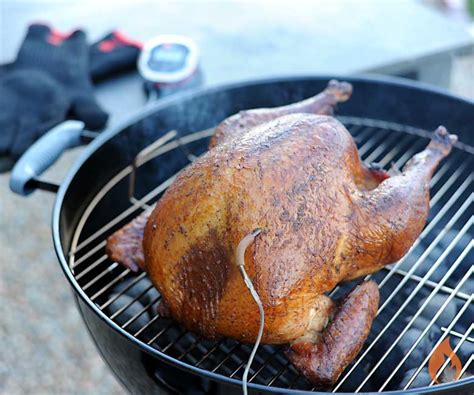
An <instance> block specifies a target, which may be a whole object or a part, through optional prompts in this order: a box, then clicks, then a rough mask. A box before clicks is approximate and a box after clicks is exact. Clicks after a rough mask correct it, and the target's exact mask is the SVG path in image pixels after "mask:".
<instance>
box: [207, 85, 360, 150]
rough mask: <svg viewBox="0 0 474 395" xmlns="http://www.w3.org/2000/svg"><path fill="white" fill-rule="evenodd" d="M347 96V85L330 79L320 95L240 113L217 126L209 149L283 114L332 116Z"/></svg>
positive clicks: (349, 90) (350, 87)
mask: <svg viewBox="0 0 474 395" xmlns="http://www.w3.org/2000/svg"><path fill="white" fill-rule="evenodd" d="M351 95H352V85H351V84H349V83H347V82H339V81H336V80H331V81H329V84H328V86H327V88H326V89H325V90H324V91H323V92H321V93H320V94H318V95H316V96H313V97H310V98H309V99H306V100H303V101H300V102H298V103H293V104H289V105H287V106H282V107H276V108H257V109H254V110H245V111H240V112H239V113H237V114H235V115H232V116H231V117H229V118H227V119H225V120H224V121H223V122H222V123H221V124H220V125H219V126H217V128H216V130H215V132H214V135H213V136H212V138H211V142H210V143H209V148H212V147H215V146H216V145H217V144H220V143H222V142H224V141H229V140H231V139H233V138H235V137H238V136H242V134H244V133H245V131H246V130H248V129H250V128H253V127H255V126H258V125H261V124H262V123H265V122H268V121H271V120H273V119H275V118H278V117H281V116H283V115H288V114H297V113H301V114H303V113H306V114H319V115H333V113H334V108H335V107H336V105H337V103H342V102H345V101H347V100H348V99H349V98H350V97H351Z"/></svg>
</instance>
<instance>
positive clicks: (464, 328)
mask: <svg viewBox="0 0 474 395" xmlns="http://www.w3.org/2000/svg"><path fill="white" fill-rule="evenodd" d="M341 121H343V123H344V124H345V125H346V127H347V128H348V130H349V131H350V132H351V134H352V135H353V136H354V139H355V141H356V143H357V145H358V148H359V153H360V155H361V157H362V158H363V159H364V161H366V162H367V163H370V162H377V163H379V164H380V165H382V166H383V167H385V168H387V167H390V166H395V167H396V168H401V167H403V165H404V163H405V162H406V161H407V160H408V159H409V158H410V157H411V156H412V155H413V154H415V153H416V152H418V151H420V150H422V149H423V148H424V146H425V145H426V142H427V138H428V137H429V134H430V133H429V132H426V131H424V130H420V129H415V128H411V127H409V126H404V125H399V124H393V123H387V122H384V121H379V120H369V119H361V118H352V117H351V118H349V117H341ZM211 134H212V130H205V131H202V132H197V133H193V134H190V135H187V136H185V137H182V138H175V136H176V133H175V132H170V133H168V134H167V135H165V136H163V137H162V138H161V139H160V141H158V142H157V143H155V144H153V147H148V148H147V149H145V150H144V151H142V152H141V153H140V154H139V155H138V156H137V158H136V159H135V161H134V163H133V164H131V165H130V166H128V167H126V168H125V169H123V170H122V171H121V172H119V173H118V174H117V175H116V176H115V177H113V178H112V179H111V180H110V181H109V183H108V184H107V185H105V186H104V187H103V188H102V189H101V190H100V192H99V193H98V194H97V195H96V196H95V197H94V199H93V200H92V201H91V203H90V204H89V206H88V207H87V209H86V210H85V212H84V214H83V216H82V217H81V219H80V221H79V224H78V227H77V229H76V231H75V234H74V238H73V242H72V246H71V251H70V253H69V266H70V269H71V271H72V272H73V273H74V276H75V279H76V281H77V282H78V284H79V285H80V286H81V287H82V289H83V290H84V291H85V292H86V294H87V295H88V296H89V298H90V299H91V300H92V301H93V302H94V303H95V304H96V305H97V306H98V307H99V309H100V310H102V312H103V313H104V314H105V315H106V316H108V317H109V318H110V319H111V320H113V321H115V322H116V323H117V324H118V325H119V326H120V327H121V328H123V329H124V330H126V331H127V332H129V333H130V334H132V335H133V336H135V337H136V338H138V339H139V340H140V341H142V342H143V343H145V344H148V345H151V346H152V347H154V348H156V349H157V350H159V351H161V352H163V353H166V354H168V355H170V356H172V357H174V358H176V359H179V360H181V361H184V362H186V363H188V364H190V365H193V366H196V367H199V368H202V369H205V370H208V371H212V372H216V373H219V374H222V375H224V376H227V377H231V378H235V379H238V380H240V379H241V377H242V374H243V371H244V368H245V364H246V362H247V359H248V356H249V354H250V352H251V347H250V346H249V345H245V344H240V343H238V342H236V341H233V340H227V339H225V340H220V341H207V340H203V339H200V338H199V337H198V336H196V335H195V334H193V333H191V332H187V331H185V330H184V329H183V328H181V327H180V326H179V325H178V324H177V323H175V322H173V321H172V320H169V319H165V318H162V317H159V316H158V315H157V314H156V306H157V303H158V302H159V299H160V295H159V294H158V292H157V291H156V290H155V289H154V288H153V287H152V285H151V283H150V281H149V280H148V278H147V276H146V274H145V273H140V274H135V273H132V272H131V271H130V270H129V269H125V268H123V267H122V266H121V265H119V264H117V263H116V262H112V261H110V260H109V259H108V257H107V256H106V255H105V251H104V247H105V240H106V238H107V236H108V235H110V234H111V233H113V232H114V231H115V230H117V229H118V228H120V227H121V226H123V225H124V224H125V223H127V222H128V221H129V220H131V219H132V218H133V217H135V216H137V215H138V214H139V213H140V212H141V211H142V210H150V209H151V206H152V205H153V203H154V202H156V201H157V200H158V198H159V197H160V195H161V194H162V193H163V192H164V191H165V189H166V188H167V187H168V186H169V185H170V184H171V182H172V181H173V180H174V178H175V176H176V174H175V175H173V176H171V177H169V178H168V179H167V180H166V181H164V182H163V183H161V184H160V185H158V186H157V187H156V188H154V189H153V190H151V191H149V192H148V193H147V194H146V195H145V196H143V197H139V198H137V197H135V196H134V193H135V191H134V185H135V180H136V179H139V175H140V168H141V166H142V165H144V164H145V163H146V162H147V161H149V160H150V159H153V158H155V159H153V160H158V159H159V157H160V155H162V154H164V153H167V152H170V151H172V150H176V151H175V152H176V155H185V157H186V158H187V159H188V161H192V160H193V159H194V158H195V157H196V156H195V155H194V154H193V153H191V150H190V148H189V147H190V146H191V145H192V143H194V142H199V141H202V140H203V139H206V138H208V137H209V136H210V135H211ZM472 153H473V150H472V148H471V147H469V146H465V145H462V144H460V145H458V148H455V149H454V150H453V152H452V154H451V155H450V156H449V157H448V159H447V160H445V161H444V162H443V164H442V165H441V167H440V168H439V169H438V171H437V173H436V174H435V176H434V177H433V179H432V183H431V196H432V198H431V201H430V206H431V210H430V217H429V220H428V223H427V225H426V227H425V229H424V230H423V232H422V233H421V235H420V237H419V239H418V240H417V241H416V243H415V244H414V246H413V247H412V249H411V250H410V252H409V253H408V254H407V255H406V256H405V257H404V258H402V259H401V260H400V261H399V262H397V263H396V264H393V265H391V266H387V267H386V268H384V269H383V270H381V271H379V272H377V273H374V274H373V275H371V276H368V277H372V279H374V280H375V281H376V282H377V283H378V284H379V288H380V293H381V302H380V307H379V312H378V315H377V317H376V319H375V320H374V324H373V327H372V331H371V334H370V335H369V338H368V340H367V342H366V344H365V346H364V348H363V350H362V351H361V353H360V354H359V356H358V357H357V358H356V359H355V361H353V363H352V364H351V365H350V366H349V368H347V369H346V371H345V372H344V373H343V374H342V376H341V378H340V380H339V382H338V383H337V384H336V386H335V387H334V388H333V389H332V391H333V392H337V391H355V392H364V391H382V390H393V389H407V388H417V387H420V386H424V385H433V382H432V381H431V378H429V379H427V364H428V360H429V357H430V356H431V354H432V353H433V350H434V348H435V347H436V346H437V345H438V344H440V343H441V342H442V341H443V340H445V339H446V338H447V337H448V336H449V337H450V339H451V344H452V345H453V346H454V351H455V352H456V353H457V354H458V355H460V358H461V360H462V362H463V370H462V374H464V375H468V374H469V375H470V374H473V365H472V362H473V350H474V333H473V328H474V325H473V324H472V316H473V314H474V311H473V310H474V309H473V303H472V302H473V291H474V281H473V265H472V262H473V259H472V246H473V241H472V222H473V220H472V208H473V205H472V174H471V170H470V169H472ZM156 158H157V159H156ZM124 183H125V184H126V183H128V186H129V196H128V198H129V206H128V208H127V209H126V210H124V211H123V212H121V213H120V214H119V215H117V216H115V217H114V218H111V219H110V222H108V223H105V224H103V225H102V227H101V228H99V229H97V230H94V231H93V232H86V231H85V225H86V224H87V222H88V220H89V218H91V217H92V216H93V215H94V211H95V210H96V209H97V205H98V204H99V203H100V202H101V200H102V199H103V198H104V197H105V196H106V195H107V194H109V193H112V192H113V191H114V189H115V188H117V186H119V185H121V184H122V185H123V184H124ZM352 287H353V284H352V283H349V284H341V285H340V286H338V287H336V288H335V289H334V290H333V291H332V292H331V296H332V297H336V298H337V297H340V296H342V295H344V294H345V293H346V292H347V291H348V290H349V289H351V288H352ZM283 350H284V347H283V346H270V345H263V346H261V347H260V348H259V351H258V353H257V355H256V358H255V360H254V363H253V365H252V369H251V370H250V374H249V382H250V383H258V384H264V385H267V386H274V387H282V388H293V389H299V390H311V389H313V390H314V389H316V388H314V387H312V385H311V384H310V383H309V382H308V381H307V380H306V379H305V378H304V377H302V376H301V375H299V374H298V372H297V371H296V370H295V369H294V368H293V366H292V365H291V364H290V363H289V362H288V361H287V359H286V358H285V356H284V354H283ZM463 358H464V359H463ZM446 367H447V362H446V363H445V364H444V366H443V367H442V369H441V371H440V372H441V378H442V379H443V377H444V376H446V374H445V373H446V372H447V371H448V370H449V369H447V368H446Z"/></svg>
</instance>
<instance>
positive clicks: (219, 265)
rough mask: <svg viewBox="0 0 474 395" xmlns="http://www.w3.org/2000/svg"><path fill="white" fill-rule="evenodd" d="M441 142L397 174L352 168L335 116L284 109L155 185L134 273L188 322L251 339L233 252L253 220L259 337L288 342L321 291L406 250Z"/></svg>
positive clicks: (420, 221) (215, 333) (349, 142)
mask: <svg viewBox="0 0 474 395" xmlns="http://www.w3.org/2000/svg"><path fill="white" fill-rule="evenodd" d="M452 142H453V138H451V137H450V136H449V135H447V133H446V131H445V130H444V129H443V130H441V129H440V130H439V131H438V132H437V134H435V138H434V139H433V141H432V143H430V145H429V146H428V148H427V150H425V151H423V152H422V153H420V154H418V155H417V156H415V157H414V159H412V161H411V162H410V163H409V164H408V165H407V166H406V168H405V169H404V172H403V173H402V174H401V175H399V176H394V177H391V178H388V179H386V178H387V177H388V176H387V175H386V174H381V172H380V171H371V170H369V169H366V168H365V167H363V165H362V164H361V162H360V160H359V157H358V153H357V149H356V146H355V144H354V142H353V139H352V137H351V136H350V134H349V133H348V132H347V131H346V130H345V128H344V127H343V126H342V125H341V124H340V123H339V122H338V121H337V120H335V119H334V118H331V117H327V116H317V115H307V114H295V115H287V116H284V117H280V118H277V119H276V120H274V121H271V122H269V123H266V124H263V125H261V126H259V127H256V128H253V129H251V130H249V131H248V132H247V133H246V134H245V135H244V136H242V137H241V138H239V139H233V140H231V141H229V142H227V143H224V144H221V145H219V146H217V147H215V148H214V149H212V150H211V151H209V152H208V153H207V154H205V155H204V156H203V157H201V158H200V159H198V160H197V161H196V162H195V163H193V164H192V165H191V166H189V167H188V168H187V169H186V170H184V171H183V172H182V173H181V174H180V175H179V176H178V177H177V179H176V181H175V182H174V183H173V184H172V185H171V187H170V188H169V189H168V190H167V191H166V193H165V194H164V195H163V197H162V198H161V199H160V201H159V202H158V204H157V206H156V208H155V209H154V211H153V213H152V214H151V217H150V219H149V220H148V223H147V226H146V229H145V238H144V244H143V245H144V250H145V270H146V271H147V272H148V274H149V276H150V278H151V280H152V281H153V283H154V285H155V286H156V287H157V288H158V289H159V291H160V292H161V294H162V295H163V298H164V300H165V302H166V304H167V306H168V308H169V309H170V312H171V314H172V316H173V317H174V318H175V319H177V320H178V321H179V322H181V323H183V324H184V325H185V326H186V327H187V328H189V329H191V330H193V331H196V332H198V333H200V334H202V335H203V336H205V337H207V338H217V337H222V336H225V337H231V338H235V339H239V340H241V341H245V342H252V341H254V340H255V338H256V335H257V330H258V324H259V315H258V310H257V306H256V305H255V303H254V302H253V301H252V298H251V296H250V294H249V292H248V290H247V289H246V288H245V285H244V283H243V281H242V278H241V276H240V274H239V272H238V270H237V267H236V264H235V256H234V253H235V249H236V247H237V245H238V243H239V241H240V240H241V239H242V238H243V237H244V236H246V235H247V234H248V233H250V232H251V231H252V230H254V229H256V228H260V229H262V233H261V234H260V235H259V236H258V237H257V238H256V240H255V242H254V243H253V245H252V246H251V247H250V248H249V249H248V250H247V253H246V269H247V271H248V273H249V276H250V278H251V279H252V281H253V283H254V285H255V287H256V289H257V291H258V293H259V295H260V297H261V299H262V302H263V305H264V308H265V330H264V337H263V342H265V343H287V342H290V341H293V340H295V339H297V338H299V337H301V336H303V335H304V334H305V332H306V329H307V328H308V326H309V325H310V314H311V309H312V308H313V307H314V306H315V305H317V304H318V301H319V300H320V297H321V296H322V295H323V294H324V293H325V292H328V291H330V290H332V289H333V288H334V287H335V286H336V285H337V284H338V283H339V282H341V281H345V280H348V279H352V278H355V277H359V276H362V275H365V274H368V273H372V272H374V271H377V270H379V269H380V268H381V267H382V266H384V265H386V264H388V263H391V262H394V261H396V260H397V259H399V258H400V257H402V256H403V255H404V254H405V253H406V252H407V250H408V249H409V248H410V246H411V245H412V244H413V242H414V241H415V239H416V237H417V236H418V235H419V233H420V231H421V229H422V228H423V225H424V223H425V220H426V216H427V213H428V202H429V193H428V186H429V180H430V177H431V175H432V173H433V171H434V169H435V167H436V166H437V164H438V162H439V161H440V160H441V159H442V158H443V157H444V156H445V155H447V153H449V151H450V148H451V145H452ZM384 179H385V180H384ZM382 180H384V181H382ZM380 181H382V182H381V183H380V185H378V186H377V184H378V183H379V182H380ZM375 186H377V187H375Z"/></svg>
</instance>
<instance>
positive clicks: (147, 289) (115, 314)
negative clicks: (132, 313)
mask: <svg viewBox="0 0 474 395" xmlns="http://www.w3.org/2000/svg"><path fill="white" fill-rule="evenodd" d="M152 288H153V285H151V284H150V286H149V287H148V288H146V289H145V290H143V291H142V292H140V293H139V294H138V295H137V296H135V297H134V298H133V299H132V300H131V301H130V302H128V303H127V304H126V305H125V306H122V307H121V308H120V309H118V310H117V311H116V312H114V313H113V314H112V315H111V316H110V318H111V319H112V320H113V319H114V318H117V317H118V316H119V315H120V314H122V313H123V312H124V311H125V310H127V309H128V308H129V307H130V306H131V305H132V304H134V303H135V302H138V300H139V299H140V298H142V297H143V296H145V294H146V293H148V291H149V290H150V289H152Z"/></svg>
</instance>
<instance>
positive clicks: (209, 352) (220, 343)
mask: <svg viewBox="0 0 474 395" xmlns="http://www.w3.org/2000/svg"><path fill="white" fill-rule="evenodd" d="M223 343H224V340H223V339H222V340H219V341H218V342H217V343H215V344H214V346H212V347H211V349H210V350H209V351H208V352H207V353H206V354H204V355H203V356H202V357H201V359H200V360H199V361H198V362H197V364H196V367H199V365H201V364H202V363H203V362H204V361H205V360H206V359H208V358H209V357H210V356H211V354H212V353H213V352H214V351H216V350H217V349H218V348H219V347H220V346H221V345H222V344H223Z"/></svg>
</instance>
